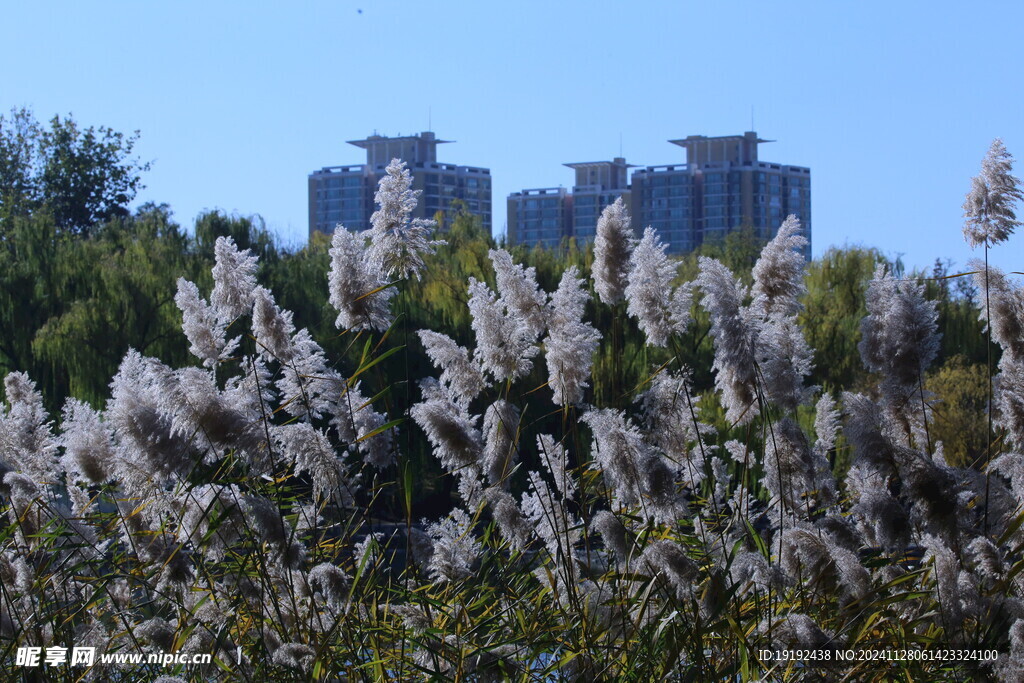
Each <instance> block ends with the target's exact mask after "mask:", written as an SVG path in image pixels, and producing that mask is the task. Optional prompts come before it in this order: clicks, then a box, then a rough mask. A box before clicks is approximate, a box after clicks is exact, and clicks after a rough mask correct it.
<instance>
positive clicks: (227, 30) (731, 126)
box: [0, 0, 1024, 270]
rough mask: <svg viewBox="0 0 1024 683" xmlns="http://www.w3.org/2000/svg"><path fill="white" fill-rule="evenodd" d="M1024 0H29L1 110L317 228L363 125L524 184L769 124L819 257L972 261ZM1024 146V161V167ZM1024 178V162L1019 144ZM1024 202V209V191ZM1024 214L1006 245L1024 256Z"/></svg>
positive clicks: (1013, 96) (10, 46)
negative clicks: (968, 200)
mask: <svg viewBox="0 0 1024 683" xmlns="http://www.w3.org/2000/svg"><path fill="white" fill-rule="evenodd" d="M1022 20H1024V3H1020V2H976V3H973V4H972V5H971V6H968V3H964V2H937V1H932V2H861V3H856V4H854V3H838V2H820V1H818V2H785V3H782V2H772V3H768V2H738V1H728V0H726V1H722V2H709V1H707V0H704V1H703V2H639V3H635V4H629V5H627V4H626V3H624V2H594V1H591V2H575V1H570V2H532V1H523V2H516V3H502V4H499V3H492V2H480V1H479V0H478V1H476V2H469V1H467V2H411V1H409V2H399V1H397V0H384V1H374V0H337V1H335V2H295V3H258V2H249V3H228V2H175V3H150V2H146V3H140V2H123V3H114V2H104V3H72V2H56V3H27V2H26V3H9V4H8V5H7V6H6V7H5V10H4V23H5V25H6V27H5V31H4V40H3V41H2V42H0V63H2V64H3V65H4V66H3V68H2V69H0V111H3V112H7V111H9V110H10V109H11V107H16V106H23V105H25V106H29V107H31V108H32V109H33V110H34V111H35V113H36V116H37V117H38V118H40V119H48V118H50V117H51V116H52V115H53V114H55V113H60V114H67V113H69V112H70V113H72V114H73V115H74V118H75V119H76V120H77V121H79V122H80V123H82V124H85V125H108V126H111V127H113V128H115V129H119V130H124V131H131V130H135V129H139V130H140V131H141V140H140V143H139V145H138V147H137V151H138V153H139V155H140V156H141V157H142V158H143V160H147V161H152V162H153V167H152V170H151V171H150V172H149V173H148V174H146V177H145V182H146V185H147V187H146V189H145V190H143V191H142V192H141V193H140V195H139V199H140V200H153V201H157V202H167V203H169V204H170V205H171V207H172V209H173V210H174V212H175V216H176V217H177V219H178V220H179V221H180V222H181V223H183V224H184V225H186V226H191V224H192V221H193V220H194V218H195V216H196V215H197V214H198V213H199V212H200V211H202V210H203V209H212V208H219V209H223V210H226V211H229V212H238V213H242V214H254V213H258V214H261V215H262V216H263V217H264V218H265V220H266V221H267V224H268V225H269V227H270V228H271V229H273V230H274V231H276V232H277V233H279V234H280V235H281V236H282V237H283V238H284V239H285V240H287V241H289V242H292V243H295V244H301V243H303V242H304V241H305V238H306V232H307V208H306V206H307V204H306V176H307V174H308V173H309V172H310V171H312V170H315V169H317V168H320V167H322V166H328V165H337V164H352V163H361V162H362V160H363V158H364V153H363V151H362V150H359V149H357V148H355V147H352V146H350V145H346V144H345V141H346V140H353V139H359V138H362V137H365V136H366V135H369V134H371V133H373V132H374V131H378V132H379V133H381V134H386V135H394V134H399V133H404V134H408V133H414V132H418V131H421V130H426V129H427V126H428V117H429V121H430V123H431V125H432V128H433V130H434V131H436V132H437V134H438V135H439V136H440V137H442V138H445V139H451V140H456V141H457V143H456V144H452V145H446V146H443V147H441V148H440V149H439V157H440V159H439V160H441V161H447V162H454V163H462V164H470V165H479V166H487V167H489V168H490V169H491V172H492V174H493V176H494V204H495V209H496V210H495V216H494V219H495V226H496V230H497V231H500V230H502V229H503V226H504V220H505V210H504V204H505V202H504V198H505V197H506V196H507V195H508V193H509V192H512V191H515V190H519V189H522V188H532V187H547V186H557V185H560V184H561V185H566V186H569V185H571V184H572V171H571V169H568V168H565V167H563V166H562V164H563V163H565V162H572V161H591V160H598V159H607V158H610V157H612V156H615V155H617V154H618V152H619V144H620V137H621V141H622V150H623V152H624V154H625V157H626V159H627V161H629V162H630V163H635V164H645V165H647V164H663V163H673V162H678V161H681V160H683V158H684V156H683V155H684V150H682V149H680V148H678V147H675V146H673V145H670V144H668V142H666V141H667V140H669V139H675V138H680V137H685V136H686V135H690V134H703V135H727V134H735V133H741V132H743V131H745V130H748V129H750V125H751V108H752V107H753V116H754V123H755V129H756V130H757V132H758V133H759V134H760V135H761V136H762V137H765V138H768V139H772V140H776V142H774V143H772V144H769V145H764V146H762V150H761V158H762V159H766V160H769V161H778V162H782V163H790V164H797V165H804V166H809V167H811V170H812V196H813V225H814V234H813V242H814V252H815V254H816V255H817V254H820V253H822V252H823V251H824V250H825V249H826V248H828V246H830V245H833V244H836V245H842V244H864V245H868V246H877V247H879V248H881V249H882V250H883V251H885V252H886V253H887V254H889V255H891V256H895V255H897V254H902V255H903V259H904V261H905V262H906V263H907V264H908V265H910V266H915V265H916V266H921V267H927V266H930V265H931V263H932V262H933V261H934V259H935V258H936V257H943V258H951V259H953V260H954V261H956V262H957V263H958V264H961V265H962V264H963V263H964V262H965V261H966V260H967V259H968V258H970V256H971V255H972V252H971V250H970V249H969V248H968V247H967V246H966V245H965V244H964V243H963V240H962V237H961V233H960V226H961V223H962V218H961V208H960V206H961V203H962V201H963V195H964V193H965V192H966V191H967V189H968V187H969V180H970V177H971V176H972V175H975V174H976V173H977V172H978V169H979V165H980V162H981V158H982V157H983V155H984V153H985V150H986V149H987V148H988V145H989V143H990V142H991V140H992V138H993V137H995V136H1001V137H1002V138H1003V139H1004V141H1005V143H1006V145H1007V147H1008V148H1009V150H1010V152H1011V153H1013V154H1015V155H1016V156H1017V157H1020V158H1022V159H1024V87H1022V86H1024V78H1022V77H1021V73H1022V72H1021V69H1022V65H1024V47H1022V45H1024V43H1022V41H1020V40H1019V31H1018V28H1019V26H1020V25H1021V23H1022ZM1022 163H1024V162H1022ZM1018 174H1019V175H1024V166H1021V164H1018ZM1022 213H1024V208H1022ZM1022 245H1024V232H1022V233H1020V234H1018V235H1017V236H1016V237H1015V238H1014V239H1012V240H1011V241H1010V242H1009V243H1007V244H1005V245H1002V246H1000V247H998V248H997V249H996V250H995V251H994V253H993V262H994V263H996V264H998V265H1001V266H1002V267H1004V268H1009V269H1011V270H1024V248H1022Z"/></svg>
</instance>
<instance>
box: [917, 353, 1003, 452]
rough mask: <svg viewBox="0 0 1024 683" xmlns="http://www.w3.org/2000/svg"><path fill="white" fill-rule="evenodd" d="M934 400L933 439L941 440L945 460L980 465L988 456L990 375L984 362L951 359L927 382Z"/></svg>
mask: <svg viewBox="0 0 1024 683" xmlns="http://www.w3.org/2000/svg"><path fill="white" fill-rule="evenodd" d="M924 386H925V390H927V391H928V392H931V394H933V397H932V398H931V400H929V404H930V405H931V407H932V421H931V423H930V424H929V425H928V429H929V430H930V431H931V437H932V439H933V440H935V441H941V442H942V443H943V447H944V449H945V451H944V452H945V456H946V461H947V462H948V463H949V464H950V465H954V466H956V467H964V466H967V465H971V464H972V463H976V462H981V461H982V460H983V458H984V457H985V447H986V440H987V436H988V433H987V424H986V422H985V409H986V407H987V405H988V373H987V372H986V369H985V363H984V359H982V362H974V363H972V362H971V361H969V360H968V359H967V358H966V357H965V356H963V355H955V356H952V357H951V358H950V359H949V360H947V361H946V362H945V364H943V365H942V367H940V368H939V369H938V370H936V371H935V372H933V373H932V374H931V376H930V377H928V379H927V380H926V381H925V385H924Z"/></svg>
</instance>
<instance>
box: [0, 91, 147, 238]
mask: <svg viewBox="0 0 1024 683" xmlns="http://www.w3.org/2000/svg"><path fill="white" fill-rule="evenodd" d="M137 141H138V132H137V131H136V132H135V133H133V134H132V135H129V136H126V135H125V134H124V133H121V132H118V131H115V130H113V129H112V128H107V127H105V126H100V127H99V128H96V127H93V126H90V127H88V128H84V129H83V128H80V127H79V126H78V124H77V123H76V122H75V121H74V120H73V119H72V118H71V117H70V115H69V116H68V117H66V118H63V119H62V118H61V117H60V116H54V117H53V118H52V119H51V120H50V125H49V127H43V126H40V125H39V124H38V123H37V122H36V121H35V119H34V117H33V115H32V112H31V111H29V110H27V109H24V108H23V109H15V110H13V111H12V112H11V115H10V117H9V118H7V119H5V118H4V117H3V116H0V232H6V230H7V227H6V225H5V224H6V223H7V222H8V221H9V220H10V219H12V218H13V217H16V216H26V215H29V214H32V213H36V212H39V211H45V212H47V213H49V214H50V216H52V218H53V222H54V225H55V226H56V228H57V229H58V230H59V231H61V232H67V233H70V234H88V233H89V232H90V231H91V230H92V228H93V226H95V225H97V224H99V223H102V222H104V221H107V220H110V219H112V218H116V217H122V218H123V217H126V216H128V215H129V211H128V204H129V203H130V202H131V201H132V200H133V199H134V198H135V195H136V193H137V192H138V191H139V189H141V188H142V187H143V185H142V179H141V177H140V174H141V173H142V172H144V171H146V170H148V169H149V164H148V163H145V164H144V163H141V162H140V161H139V160H138V159H135V158H132V156H131V154H132V149H133V148H134V147H135V143H136V142H137Z"/></svg>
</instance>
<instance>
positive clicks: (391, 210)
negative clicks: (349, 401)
mask: <svg viewBox="0 0 1024 683" xmlns="http://www.w3.org/2000/svg"><path fill="white" fill-rule="evenodd" d="M385 170H386V175H385V176H384V177H382V178H381V179H380V182H379V183H378V185H377V194H376V195H374V201H376V202H377V210H376V211H375V212H374V213H373V215H372V216H370V226H371V227H370V230H369V235H370V247H369V249H368V250H367V256H368V257H369V261H370V263H371V264H372V266H373V269H374V270H376V271H378V272H380V273H383V274H384V275H385V276H386V277H398V278H401V279H403V280H404V279H408V277H409V276H410V275H414V276H415V277H416V279H417V280H418V279H419V278H420V271H422V270H423V255H424V254H433V253H434V250H435V248H436V247H438V246H441V245H443V244H445V242H444V241H443V240H432V239H430V232H431V231H432V230H433V229H434V228H436V227H437V223H435V222H434V221H432V220H427V219H423V218H410V216H411V215H412V212H413V211H415V210H416V205H417V204H418V203H419V199H418V198H419V194H420V191H419V190H413V189H410V188H411V187H412V176H411V175H410V173H409V169H407V168H406V167H405V162H404V161H401V160H399V159H392V160H391V163H390V164H388V166H387V169H385ZM345 327H351V326H349V325H346V326H345Z"/></svg>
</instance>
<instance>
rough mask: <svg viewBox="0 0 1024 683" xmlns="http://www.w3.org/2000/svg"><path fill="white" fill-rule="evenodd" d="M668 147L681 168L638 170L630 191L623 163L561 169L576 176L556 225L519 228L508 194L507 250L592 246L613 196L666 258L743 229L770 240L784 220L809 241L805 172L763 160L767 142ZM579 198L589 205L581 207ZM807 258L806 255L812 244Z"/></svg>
mask: <svg viewBox="0 0 1024 683" xmlns="http://www.w3.org/2000/svg"><path fill="white" fill-rule="evenodd" d="M669 142H671V143H672V144H675V145H678V146H680V147H683V148H684V149H685V150H686V161H685V162H682V161H681V162H679V163H675V164H664V165H658V166H643V167H639V168H636V169H635V170H634V171H633V173H632V178H631V183H630V184H628V185H627V184H626V183H625V182H624V178H625V173H626V168H627V167H628V165H627V164H626V163H625V160H624V159H615V160H614V161H613V162H595V163H594V164H566V165H567V166H570V167H572V168H575V169H576V171H577V179H576V185H574V186H573V191H572V192H571V193H570V192H566V191H564V190H563V191H562V194H561V202H562V206H563V208H562V211H563V213H564V214H566V216H565V218H564V219H563V222H562V223H561V224H559V225H557V226H556V225H544V226H536V227H535V226H532V225H528V224H525V223H522V222H521V221H522V220H523V219H522V218H521V214H520V213H518V212H516V213H513V211H512V205H513V203H514V202H519V201H520V196H521V195H522V193H513V194H512V195H510V196H509V200H508V201H509V219H508V241H509V243H511V244H517V243H526V244H533V243H540V244H542V245H543V246H554V245H556V244H558V243H559V242H560V241H561V240H562V239H564V238H567V237H575V238H576V239H577V240H581V241H582V240H592V239H593V235H594V227H595V226H596V222H597V216H599V215H600V212H601V211H602V210H603V209H604V207H605V206H607V205H608V204H610V203H611V202H612V201H614V199H615V197H617V196H619V195H622V196H623V198H624V199H625V200H627V201H628V203H629V207H630V214H631V215H632V216H633V226H634V229H635V230H636V232H637V233H638V234H639V233H640V232H641V231H642V230H643V228H645V227H647V226H651V227H653V228H654V229H655V230H657V232H658V234H659V236H660V237H661V239H662V240H663V241H664V242H665V243H666V244H667V245H668V250H669V251H670V252H671V253H685V252H688V251H692V250H693V249H695V248H697V247H698V246H700V245H701V244H702V243H704V242H708V241H715V240H720V239H722V238H724V236H725V234H726V233H728V232H730V231H732V230H737V229H740V228H744V227H749V228H751V229H752V230H753V231H754V232H755V234H757V235H758V236H759V237H762V238H769V237H771V236H772V235H774V233H775V231H776V230H778V228H779V226H780V225H781V224H782V221H783V220H785V218H786V216H788V215H790V214H795V215H796V216H797V217H798V218H800V220H801V222H802V223H803V226H804V234H805V235H806V236H807V238H808V242H809V241H810V235H811V171H810V169H809V168H807V167H804V166H793V165H790V164H781V163H775V162H768V161H761V160H760V159H759V158H758V146H759V145H760V144H763V143H766V142H770V140H763V139H761V138H759V137H758V136H757V133H755V132H752V131H748V132H746V133H744V134H743V135H727V136H721V137H706V136H703V135H691V136H689V137H687V138H684V139H680V140H670V141H669ZM602 164H603V166H602ZM591 172H594V173H595V176H594V177H595V178H597V179H598V183H597V185H593V186H592V185H590V184H588V181H589V178H590V176H589V175H587V176H581V173H584V174H589V173H591ZM601 183H607V185H602V184H601ZM598 186H600V189H598ZM605 188H607V189H605ZM559 189H560V188H549V189H548V190H547V192H548V193H549V194H551V193H555V191H556V190H559ZM524 192H530V191H524ZM577 193H579V194H577ZM584 196H586V197H587V199H586V200H584V201H583V202H581V201H580V199H581V197H584ZM595 204H596V206H595ZM577 211H578V212H579V215H578V217H577ZM558 231H560V232H558ZM806 253H807V254H808V255H809V254H810V245H808V247H807V251H806Z"/></svg>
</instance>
